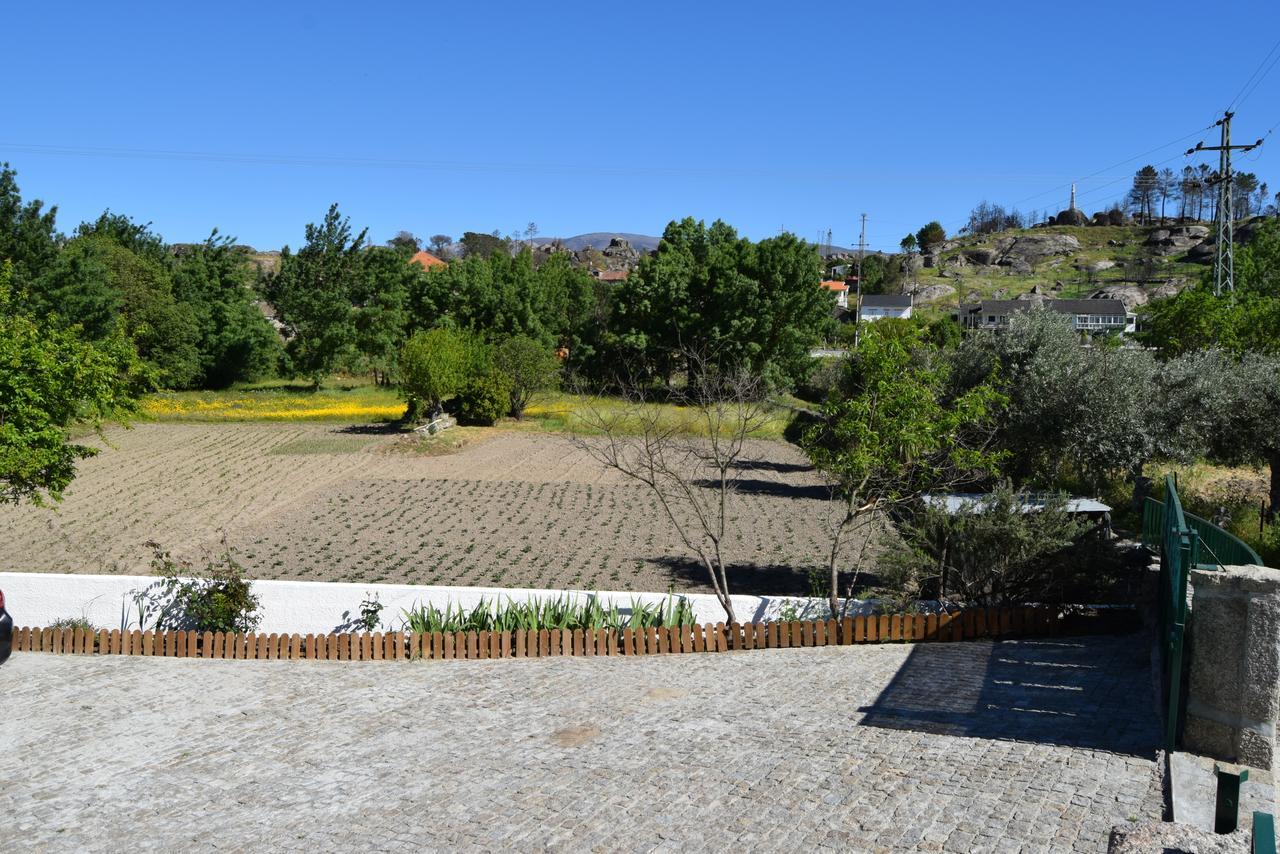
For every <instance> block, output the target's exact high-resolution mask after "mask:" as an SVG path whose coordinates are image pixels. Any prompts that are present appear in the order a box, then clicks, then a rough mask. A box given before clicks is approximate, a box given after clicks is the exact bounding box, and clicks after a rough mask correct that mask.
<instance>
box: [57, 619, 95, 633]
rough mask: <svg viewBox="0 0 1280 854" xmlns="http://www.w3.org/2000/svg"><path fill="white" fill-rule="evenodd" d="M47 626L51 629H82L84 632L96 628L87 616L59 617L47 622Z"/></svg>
mask: <svg viewBox="0 0 1280 854" xmlns="http://www.w3.org/2000/svg"><path fill="white" fill-rule="evenodd" d="M48 627H49V628H51V629H62V630H63V631H67V630H71V631H75V630H76V629H84V630H85V631H86V632H92V631H96V630H97V626H95V625H94V624H93V623H91V622H89V618H88V617H59V618H58V619H56V620H54V621H53V622H51V623H49V626H48Z"/></svg>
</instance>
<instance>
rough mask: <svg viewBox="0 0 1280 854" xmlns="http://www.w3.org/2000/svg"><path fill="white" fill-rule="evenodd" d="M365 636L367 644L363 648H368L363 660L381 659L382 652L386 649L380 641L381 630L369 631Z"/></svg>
mask: <svg viewBox="0 0 1280 854" xmlns="http://www.w3.org/2000/svg"><path fill="white" fill-rule="evenodd" d="M367 637H368V645H367V646H366V647H365V649H366V650H368V652H369V655H368V656H366V658H365V660H366V661H382V653H383V652H384V651H385V650H386V647H385V646H384V644H383V642H382V632H371V633H369V634H368V635H367Z"/></svg>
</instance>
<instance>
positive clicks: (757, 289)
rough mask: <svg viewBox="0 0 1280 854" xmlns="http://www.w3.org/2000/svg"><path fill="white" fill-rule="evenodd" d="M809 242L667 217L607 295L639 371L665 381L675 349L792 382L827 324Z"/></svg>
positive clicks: (677, 357)
mask: <svg viewBox="0 0 1280 854" xmlns="http://www.w3.org/2000/svg"><path fill="white" fill-rule="evenodd" d="M821 274H822V260H821V258H820V257H819V256H818V253H817V250H816V247H814V246H813V245H811V244H808V243H805V242H804V241H802V240H800V239H799V238H797V237H796V236H795V235H793V234H788V233H783V234H781V235H779V236H777V237H773V238H769V239H767V240H762V241H760V242H759V243H755V244H753V243H752V242H751V241H749V240H746V239H744V238H740V237H739V236H738V234H737V232H735V231H734V230H733V229H732V228H731V227H730V226H728V225H726V224H725V223H723V222H720V221H716V222H715V223H712V225H711V226H710V227H708V226H706V225H705V224H704V223H702V222H699V221H696V220H694V219H692V218H687V219H684V220H681V221H680V222H672V223H671V224H670V225H668V226H667V228H666V231H665V232H664V233H663V237H662V241H661V243H660V244H659V246H658V251H657V252H656V253H655V254H653V255H650V256H647V257H645V258H643V259H642V260H641V261H640V265H639V267H638V268H637V269H636V270H635V271H634V272H633V273H632V274H631V275H630V276H629V277H628V278H627V281H626V282H625V283H624V284H623V286H622V288H621V289H620V290H619V291H618V293H617V296H616V298H615V300H614V304H613V317H614V321H615V333H616V335H617V336H618V341H619V343H620V344H621V347H620V349H621V350H622V351H623V352H630V353H631V354H633V355H634V357H635V359H636V361H637V362H638V363H639V364H638V365H637V368H638V373H641V374H644V375H648V376H653V377H657V378H661V379H663V380H667V381H669V380H670V379H671V377H672V375H673V374H674V373H675V372H676V371H677V370H681V369H685V368H687V367H688V366H687V365H685V363H684V359H683V354H685V353H687V352H697V353H702V354H710V355H709V357H708V358H711V359H713V360H714V361H715V362H716V363H717V364H719V365H721V366H723V369H724V370H727V371H739V372H743V373H746V374H749V375H752V376H763V377H765V378H766V379H768V380H769V381H770V382H771V383H772V384H775V385H794V384H795V383H797V382H799V381H800V380H802V379H803V378H804V376H805V374H806V373H807V371H808V370H809V369H810V367H811V360H810V359H809V357H808V353H809V348H810V347H811V346H812V345H813V344H814V343H816V342H817V341H820V340H821V339H822V338H823V337H824V334H825V333H826V332H827V330H828V329H829V328H830V326H831V324H832V317H831V304H830V300H829V298H828V296H827V293H826V292H825V291H823V290H822V289H821V288H820V287H819V286H818V285H819V282H820V281H821Z"/></svg>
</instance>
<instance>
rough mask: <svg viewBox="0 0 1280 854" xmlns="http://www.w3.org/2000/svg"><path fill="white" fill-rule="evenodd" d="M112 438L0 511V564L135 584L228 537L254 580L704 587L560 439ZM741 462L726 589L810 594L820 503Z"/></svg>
mask: <svg viewBox="0 0 1280 854" xmlns="http://www.w3.org/2000/svg"><path fill="white" fill-rule="evenodd" d="M108 440H109V446H104V450H103V452H102V453H101V454H100V455H99V456H97V457H94V458H92V459H90V460H87V461H85V462H84V463H82V464H81V467H80V475H79V476H78V477H77V479H76V481H75V482H74V483H73V485H72V487H71V488H70V489H69V490H68V492H67V495H66V498H65V500H64V501H63V503H62V505H61V506H59V507H58V508H56V509H53V510H50V509H40V508H33V507H19V508H13V507H9V508H5V509H4V510H3V512H0V565H2V566H4V567H5V568H7V569H11V570H16V571H44V572H84V573H91V572H107V573H130V572H142V571H146V569H147V565H148V561H149V560H150V555H151V550H150V549H149V548H148V547H147V546H146V542H147V541H149V540H155V541H157V542H159V543H160V544H162V545H163V546H164V547H165V548H167V549H169V550H171V551H172V552H173V553H174V554H175V555H177V556H180V557H185V558H189V559H192V560H196V561H199V560H203V559H204V558H205V557H206V556H208V555H209V554H212V553H214V552H216V551H217V550H219V549H220V548H221V547H222V545H221V544H222V542H223V541H224V540H225V542H226V544H227V545H228V546H230V547H231V548H232V549H233V551H234V553H235V555H236V558H237V560H238V561H239V562H240V563H241V564H242V565H244V566H245V567H246V569H247V570H248V572H249V573H250V575H252V576H254V577H257V578H297V579H305V580H312V581H339V580H341V581H356V582H359V581H368V582H402V583H430V584H456V585H485V586H503V587H543V588H563V587H576V588H586V589H601V590H665V589H668V588H672V589H675V590H679V591H706V590H709V587H708V585H707V584H706V582H705V576H704V570H703V569H702V568H701V566H700V565H699V564H698V563H697V562H696V559H695V558H694V556H693V553H692V552H691V551H690V550H689V549H688V548H687V547H686V546H685V544H684V543H683V542H682V541H681V538H680V536H679V534H678V533H677V531H676V530H675V528H674V526H673V525H672V524H671V523H670V521H669V520H668V519H667V517H666V515H665V513H664V512H663V510H662V507H661V506H660V504H659V502H658V501H657V499H656V498H655V497H654V495H653V494H652V493H651V492H650V491H649V489H648V488H647V487H645V486H643V485H640V484H637V483H635V482H634V481H631V480H629V479H627V478H625V477H624V476H622V475H620V474H619V473H617V472H615V471H613V470H611V469H608V468H606V467H604V466H602V465H601V464H600V463H598V462H596V461H595V460H593V459H592V458H591V457H590V455H588V454H587V453H585V452H584V451H583V450H581V449H580V448H578V447H575V446H574V444H573V443H572V442H571V441H570V440H569V439H568V438H566V437H564V436H558V435H552V434H539V433H529V432H502V431H494V432H493V433H492V434H490V435H488V436H487V437H482V438H480V439H479V440H477V441H474V442H473V443H472V444H470V445H468V446H467V447H465V448H464V449H463V450H461V451H459V452H457V453H454V454H450V455H447V456H430V455H419V454H407V453H403V452H394V451H393V449H392V446H393V445H394V444H395V442H396V441H397V440H396V438H395V437H394V436H391V435H385V434H383V435H380V434H378V433H377V432H376V431H375V432H369V433H365V432H361V430H360V429H359V428H341V427H334V426H331V425H298V424H290V425H274V424H143V425H139V426H137V427H135V428H134V429H132V430H120V431H113V432H112V433H110V434H109V435H108ZM749 457H750V465H749V467H748V469H747V470H746V471H744V472H743V473H742V478H743V480H742V485H741V489H740V491H739V493H738V494H736V495H734V496H732V498H731V500H730V511H731V513H730V515H731V517H732V523H731V525H730V537H729V538H728V540H727V542H726V554H727V555H728V556H729V559H730V560H731V562H732V563H733V564H734V575H735V577H734V579H733V580H732V585H733V589H734V590H735V592H740V593H748V592H757V593H794V594H804V593H807V592H808V591H809V582H808V577H807V571H808V570H809V569H811V568H815V567H818V566H821V565H822V564H823V563H824V561H825V551H826V549H827V548H828V543H829V535H828V533H827V523H828V517H829V515H830V513H831V510H830V508H829V505H828V502H827V500H826V490H825V489H824V488H823V487H822V486H821V485H820V483H819V481H818V480H817V479H816V478H815V476H814V474H813V473H812V472H811V471H810V470H809V469H808V466H807V465H806V464H805V460H804V458H803V456H802V455H801V454H799V453H798V452H797V451H796V450H795V449H794V448H792V447H790V446H788V445H785V444H782V443H776V442H759V443H755V444H753V445H752V446H751V447H750V453H749ZM678 515H679V517H680V518H681V520H682V521H683V522H685V523H686V524H693V523H692V514H691V513H690V512H689V511H687V510H685V509H678Z"/></svg>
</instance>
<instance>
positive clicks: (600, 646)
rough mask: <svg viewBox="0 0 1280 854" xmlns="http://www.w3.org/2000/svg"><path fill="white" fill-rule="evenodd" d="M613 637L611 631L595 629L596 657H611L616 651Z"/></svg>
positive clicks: (613, 634)
mask: <svg viewBox="0 0 1280 854" xmlns="http://www.w3.org/2000/svg"><path fill="white" fill-rule="evenodd" d="M615 636H616V635H615V632H613V630H611V629H596V655H613V654H614V652H615V651H616V649H617V647H616V645H615V644H616V641H615V640H614V638H615Z"/></svg>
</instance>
